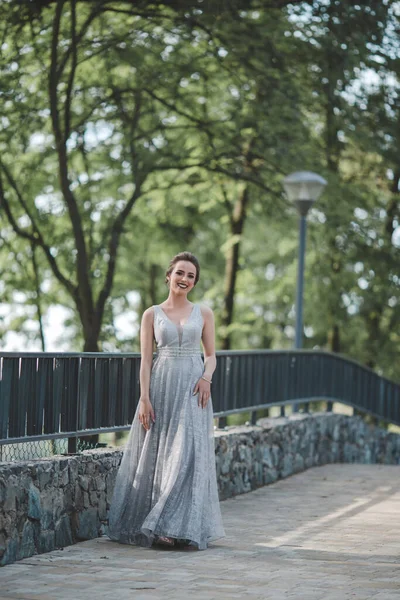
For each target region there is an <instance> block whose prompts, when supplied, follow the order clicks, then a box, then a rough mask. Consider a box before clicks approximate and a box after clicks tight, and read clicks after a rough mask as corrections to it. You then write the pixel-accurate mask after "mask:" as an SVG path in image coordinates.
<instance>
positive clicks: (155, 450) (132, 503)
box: [108, 252, 225, 550]
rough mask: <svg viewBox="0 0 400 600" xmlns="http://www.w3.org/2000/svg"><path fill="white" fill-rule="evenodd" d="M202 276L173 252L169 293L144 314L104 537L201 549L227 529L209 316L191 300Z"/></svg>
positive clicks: (190, 260)
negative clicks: (136, 391)
mask: <svg viewBox="0 0 400 600" xmlns="http://www.w3.org/2000/svg"><path fill="white" fill-rule="evenodd" d="M199 276H200V265H199V262H198V260H197V258H196V257H195V256H194V255H193V254H191V253H190V252H181V253H180V254H177V255H176V256H175V257H174V258H173V259H172V260H171V262H170V265H169V268H168V270H167V272H166V282H167V284H168V286H169V295H168V298H167V299H166V300H165V301H164V302H163V303H162V304H160V305H156V306H152V307H150V308H148V309H147V310H146V311H145V312H144V314H143V318H142V324H141V331H140V345H141V367H140V391H141V395H140V400H139V405H138V407H137V410H136V413H135V417H134V420H133V423H132V427H131V430H130V433H129V437H128V441H127V445H126V448H125V451H124V455H123V458H122V462H121V465H120V468H119V470H118V474H117V479H116V483H115V488H114V495H113V500H112V503H111V507H110V513H109V529H108V535H109V537H110V538H111V539H112V540H115V541H118V542H120V543H124V544H137V545H140V546H146V547H148V546H151V545H152V544H153V543H156V544H162V545H168V546H174V545H180V546H182V547H183V548H186V549H199V550H204V549H205V548H207V544H208V542H210V541H213V540H216V539H218V538H221V537H224V535H225V533H224V528H223V525H222V519H221V512H220V506H219V499H218V490H217V479H216V470H215V452H214V427H213V409H212V403H211V394H210V387H211V379H212V375H213V372H214V370H215V367H216V358H215V341H214V316H213V313H212V311H211V309H209V308H207V307H203V306H200V305H199V304H192V303H191V302H189V300H188V294H189V292H190V291H191V290H192V289H193V288H194V286H195V285H196V283H197V282H198V280H199ZM154 339H155V341H156V344H157V355H156V358H155V359H154V361H153V340H154ZM200 342H202V345H203V350H204V362H203V360H202V358H201V354H200Z"/></svg>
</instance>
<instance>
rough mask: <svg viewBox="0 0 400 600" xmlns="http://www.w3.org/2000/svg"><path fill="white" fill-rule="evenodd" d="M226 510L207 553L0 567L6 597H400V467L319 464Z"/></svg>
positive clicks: (105, 543) (79, 552)
mask: <svg viewBox="0 0 400 600" xmlns="http://www.w3.org/2000/svg"><path fill="white" fill-rule="evenodd" d="M221 507H222V512H223V519H224V524H225V527H226V533H227V537H226V538H225V539H223V540H220V541H218V542H214V543H213V544H212V546H211V547H210V548H209V549H208V550H206V551H203V552H183V551H181V550H174V549H168V548H167V549H158V550H155V549H153V548H150V549H146V550H143V549H141V548H136V547H133V546H123V545H120V544H116V543H114V542H111V541H110V540H108V538H106V537H103V538H99V539H96V540H91V541H88V542H83V543H80V544H77V545H75V546H70V547H68V548H65V549H64V550H57V551H55V552H51V553H49V554H42V555H39V556H35V557H32V558H27V559H25V560H22V561H20V562H17V563H15V564H13V565H9V566H6V567H3V568H2V569H0V598H1V600H3V599H6V598H7V599H10V598H13V599H20V600H61V599H66V600H67V599H74V600H89V599H90V600H106V599H107V600H110V599H111V600H183V599H184V598H185V600H186V598H188V599H189V600H194V599H196V600H197V599H202V600H203V599H204V600H212V599H215V600H222V599H226V600H232V599H235V598H249V599H252V600H256V599H260V600H261V599H262V600H283V599H285V600H286V599H289V598H293V599H296V600H297V599H298V600H300V599H304V600H347V599H351V600H370V599H373V600H399V599H400V466H382V465H372V466H369V465H327V466H324V467H318V468H314V469H310V470H309V471H306V472H304V473H300V474H298V475H294V476H292V477H289V478H288V479H284V480H281V481H279V482H277V483H275V484H274V485H269V486H267V487H264V488H262V489H259V490H257V491H255V492H251V493H249V494H245V495H242V496H237V497H236V498H233V499H230V500H226V501H225V502H222V503H221Z"/></svg>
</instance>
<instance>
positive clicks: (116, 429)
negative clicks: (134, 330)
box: [0, 396, 400, 446]
mask: <svg viewBox="0 0 400 600" xmlns="http://www.w3.org/2000/svg"><path fill="white" fill-rule="evenodd" d="M321 401H328V402H336V403H340V404H345V405H346V406H350V407H352V408H355V409H356V410H360V408H359V407H358V406H356V405H355V404H352V403H351V402H344V401H343V400H338V399H337V398H332V397H330V396H321V397H318V398H296V399H294V400H293V399H291V400H287V401H282V402H273V403H270V404H257V405H253V406H249V407H246V408H238V409H236V410H226V411H222V412H217V413H213V417H214V418H218V417H225V416H228V415H234V414H241V413H246V412H253V411H257V410H265V409H268V408H272V407H274V406H285V405H289V406H290V405H292V404H294V403H299V402H300V403H304V402H321ZM362 411H363V412H364V413H366V414H369V415H370V416H372V417H375V418H377V419H379V420H380V421H383V422H384V423H393V421H391V420H389V419H385V418H384V417H382V416H380V415H379V414H377V413H374V412H373V411H370V410H367V409H362ZM299 414H302V413H299ZM395 424H397V423H395ZM398 425H399V426H400V423H398ZM130 429H131V424H129V425H116V426H115V427H101V428H99V429H82V430H80V431H68V432H63V433H48V434H43V435H32V436H29V437H16V438H7V439H5V440H0V446H5V445H7V444H20V443H27V442H38V441H42V440H56V439H63V438H70V437H89V436H91V435H100V434H103V433H118V432H119V431H129V430H130Z"/></svg>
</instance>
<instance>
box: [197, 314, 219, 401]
mask: <svg viewBox="0 0 400 600" xmlns="http://www.w3.org/2000/svg"><path fill="white" fill-rule="evenodd" d="M201 314H202V315H203V320H204V325H203V333H202V343H203V350H204V373H203V376H202V377H201V378H200V379H199V381H198V382H197V383H196V386H195V388H194V394H197V393H198V394H199V400H198V402H199V406H201V407H202V408H205V407H206V406H207V403H208V401H209V399H210V395H211V379H212V375H213V373H214V371H215V368H216V366H217V359H216V356H215V325H214V314H213V311H212V310H211V308H208V307H206V306H205V307H201Z"/></svg>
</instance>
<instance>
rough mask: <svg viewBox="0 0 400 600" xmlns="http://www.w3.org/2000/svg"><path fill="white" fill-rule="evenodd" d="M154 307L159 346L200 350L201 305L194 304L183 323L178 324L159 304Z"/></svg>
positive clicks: (201, 328)
mask: <svg viewBox="0 0 400 600" xmlns="http://www.w3.org/2000/svg"><path fill="white" fill-rule="evenodd" d="M153 309H154V337H155V340H156V343H157V348H158V349H160V348H186V349H191V350H200V342H201V334H202V330H203V316H202V314H201V310H200V306H199V305H198V304H194V305H193V308H192V312H191V313H190V315H189V317H188V318H187V319H186V322H185V323H184V324H183V325H177V324H176V323H174V322H173V321H171V319H170V318H169V317H167V315H166V314H165V312H164V311H163V309H162V308H161V307H160V306H159V305H158V304H157V305H155V306H153Z"/></svg>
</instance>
